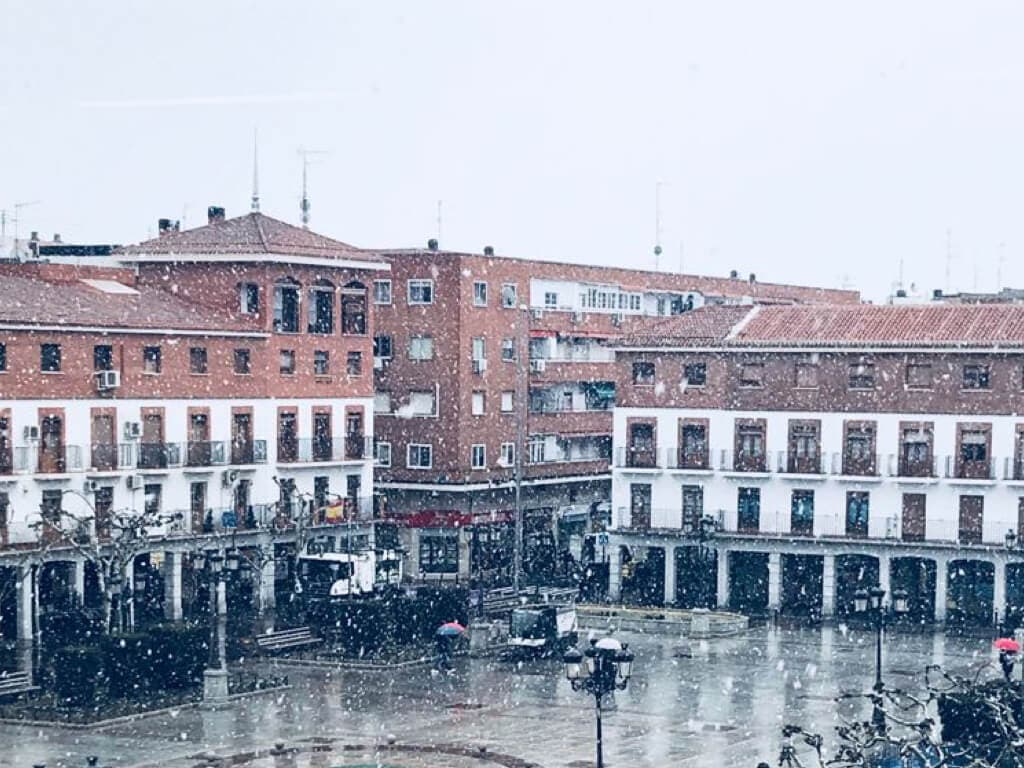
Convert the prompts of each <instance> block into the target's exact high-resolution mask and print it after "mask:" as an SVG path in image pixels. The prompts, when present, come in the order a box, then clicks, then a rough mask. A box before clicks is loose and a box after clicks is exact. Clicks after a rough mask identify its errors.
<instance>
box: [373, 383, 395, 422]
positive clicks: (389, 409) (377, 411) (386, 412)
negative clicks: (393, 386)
mask: <svg viewBox="0 0 1024 768" xmlns="http://www.w3.org/2000/svg"><path fill="white" fill-rule="evenodd" d="M379 397H386V398H387V399H388V407H387V410H380V409H378V408H377V398H379ZM373 413H374V415H375V416H387V415H389V414H392V413H394V406H393V404H392V402H391V393H390V392H386V391H384V390H380V389H378V390H377V391H376V392H374V393H373Z"/></svg>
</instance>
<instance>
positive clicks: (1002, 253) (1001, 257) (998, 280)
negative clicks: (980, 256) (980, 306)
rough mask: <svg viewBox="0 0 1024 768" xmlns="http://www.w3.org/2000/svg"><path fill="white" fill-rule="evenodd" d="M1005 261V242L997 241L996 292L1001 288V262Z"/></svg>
mask: <svg viewBox="0 0 1024 768" xmlns="http://www.w3.org/2000/svg"><path fill="white" fill-rule="evenodd" d="M1005 263H1006V243H1004V242H1001V243H999V257H998V258H997V259H996V292H997V293H998V292H999V291H1001V290H1003V264H1005Z"/></svg>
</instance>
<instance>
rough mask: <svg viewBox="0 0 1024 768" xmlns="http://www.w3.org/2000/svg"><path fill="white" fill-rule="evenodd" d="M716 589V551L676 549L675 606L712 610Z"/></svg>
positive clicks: (699, 548) (700, 548)
mask: <svg viewBox="0 0 1024 768" xmlns="http://www.w3.org/2000/svg"><path fill="white" fill-rule="evenodd" d="M717 588H718V552H717V550H714V549H707V548H706V547H676V605H678V606H679V607H680V608H714V607H715V605H716V590H717Z"/></svg>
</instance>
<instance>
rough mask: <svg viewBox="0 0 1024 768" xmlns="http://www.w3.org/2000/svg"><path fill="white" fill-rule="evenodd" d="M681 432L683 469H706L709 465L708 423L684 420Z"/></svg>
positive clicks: (681, 464)
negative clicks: (686, 421)
mask: <svg viewBox="0 0 1024 768" xmlns="http://www.w3.org/2000/svg"><path fill="white" fill-rule="evenodd" d="M679 432H680V434H679V438H680V455H679V466H680V467H681V468H683V469H706V468H707V466H708V428H707V424H704V423H689V424H688V423H685V422H684V423H683V424H682V425H681V427H680V430H679Z"/></svg>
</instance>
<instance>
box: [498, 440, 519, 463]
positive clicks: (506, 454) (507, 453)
mask: <svg viewBox="0 0 1024 768" xmlns="http://www.w3.org/2000/svg"><path fill="white" fill-rule="evenodd" d="M501 463H502V466H505V467H514V466H515V465H516V444H515V443H502V444H501Z"/></svg>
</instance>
